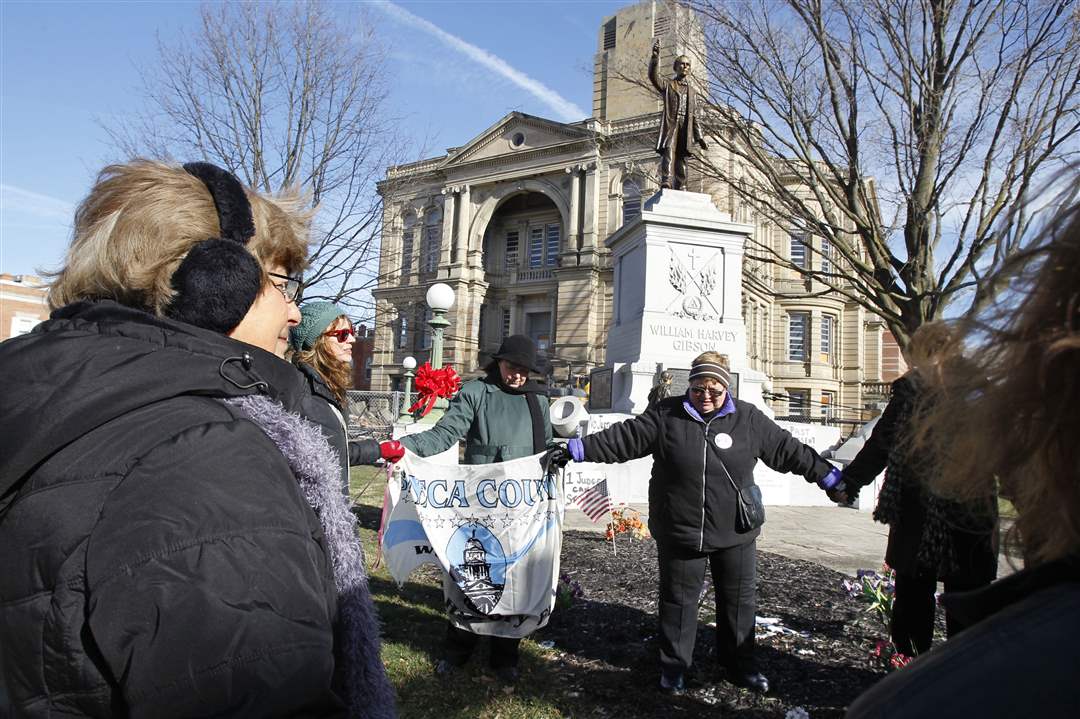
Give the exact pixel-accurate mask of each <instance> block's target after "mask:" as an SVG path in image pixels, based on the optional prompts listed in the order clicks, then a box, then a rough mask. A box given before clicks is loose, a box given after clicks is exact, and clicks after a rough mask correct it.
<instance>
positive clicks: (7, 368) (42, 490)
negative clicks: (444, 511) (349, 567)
mask: <svg viewBox="0 0 1080 719" xmlns="http://www.w3.org/2000/svg"><path fill="white" fill-rule="evenodd" d="M245 354H246V355H247V356H248V357H249V358H250V361H249V362H247V363H245V362H242V361H241V357H243V356H244V355H245ZM230 358H231V359H230ZM0 377H2V378H3V383H4V385H3V391H2V396H3V402H4V412H3V413H2V415H0V567H2V568H3V569H2V571H0V702H3V703H4V704H5V705H8V706H7V707H6V711H4V712H3V713H4V714H5V715H7V714H8V713H9V712H10V713H11V714H14V715H15V716H43V717H44V716H59V715H64V716H100V717H105V716H130V717H140V716H145V717H173V716H177V717H179V716H189V717H190V716H211V715H215V716H216V715H222V716H335V715H342V714H343V713H344V711H345V706H344V699H343V694H342V692H341V691H340V690H339V688H338V686H337V684H336V683H335V680H334V675H335V659H334V657H335V651H336V650H337V649H338V648H337V647H335V634H334V624H335V615H336V612H337V607H338V599H337V596H336V591H335V585H334V578H333V572H332V567H331V562H330V560H329V558H328V556H327V548H326V546H325V540H324V534H323V529H322V527H321V526H320V521H319V519H318V518H317V517H316V515H315V514H314V512H313V511H312V510H311V508H310V507H309V506H308V504H307V502H306V501H305V498H304V497H303V495H302V493H301V490H300V488H299V487H298V485H297V480H296V479H295V477H294V474H293V472H292V471H291V470H290V467H289V464H288V462H287V460H286V458H285V457H284V456H283V454H282V452H281V451H279V449H278V447H277V446H276V445H275V444H274V443H273V442H272V441H271V440H270V439H269V438H268V436H267V435H266V433H265V432H264V431H263V430H262V429H260V427H259V426H258V425H256V424H255V423H253V422H252V421H251V420H250V419H249V418H248V417H247V416H245V415H244V414H243V413H242V412H241V411H240V410H239V409H238V408H237V407H234V406H231V405H229V404H226V403H225V402H222V401H220V398H229V397H239V396H241V395H248V394H253V393H255V392H256V391H259V390H261V391H263V392H264V393H265V394H267V395H269V396H270V397H272V398H273V399H275V400H277V401H279V402H281V404H282V405H284V406H285V407H286V408H288V409H291V410H293V411H297V410H298V409H299V403H300V400H301V398H302V397H303V396H304V395H305V393H306V390H305V389H304V387H303V383H302V382H301V378H300V376H299V374H298V373H297V372H296V371H295V370H294V369H293V368H292V367H291V366H290V365H289V364H288V363H286V362H283V361H281V360H279V359H278V358H276V357H274V356H273V355H271V354H269V353H266V352H263V351H262V350H259V349H257V348H254V347H252V346H250V345H246V344H243V343H240V342H236V341H234V340H231V339H229V338H227V337H224V336H222V335H218V334H215V333H212V332H208V331H204V330H200V329H198V328H195V327H192V326H190V325H186V324H182V323H178V322H172V321H170V320H165V319H160V318H155V317H152V316H150V315H148V314H146V313H143V312H139V311H137V310H133V309H130V308H126V307H123V306H121V305H118V304H116V303H114V302H107V301H102V302H95V303H78V304H75V305H71V306H68V307H65V308H62V309H60V310H58V311H56V312H54V313H53V316H52V318H51V319H50V320H49V321H47V322H45V323H43V324H42V325H40V326H39V327H38V328H37V329H35V330H34V332H32V333H31V334H29V335H24V336H22V337H19V338H16V339H13V340H9V341H7V342H3V343H0ZM245 385H247V387H246V388H245V387H244V386H245Z"/></svg>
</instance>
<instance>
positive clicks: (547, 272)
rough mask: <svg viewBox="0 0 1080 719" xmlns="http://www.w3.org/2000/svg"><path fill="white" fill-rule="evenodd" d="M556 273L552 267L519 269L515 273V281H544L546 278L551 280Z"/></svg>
mask: <svg viewBox="0 0 1080 719" xmlns="http://www.w3.org/2000/svg"><path fill="white" fill-rule="evenodd" d="M554 276H555V275H554V274H553V273H552V271H551V269H550V268H549V269H539V270H535V269H534V270H517V271H516V272H515V273H514V281H515V282H542V281H544V280H550V279H551V278H552V277H554Z"/></svg>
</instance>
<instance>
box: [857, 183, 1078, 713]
mask: <svg viewBox="0 0 1080 719" xmlns="http://www.w3.org/2000/svg"><path fill="white" fill-rule="evenodd" d="M1075 188H1076V183H1075V179H1074V181H1073V183H1072V184H1071V185H1070V191H1071V192H1072V193H1073V194H1072V197H1071V199H1070V202H1069V204H1068V205H1063V207H1065V208H1066V209H1064V210H1062V211H1061V212H1060V213H1059V214H1058V216H1057V217H1056V219H1055V220H1053V221H1052V222H1050V223H1049V224H1048V225H1047V226H1046V227H1045V228H1044V229H1043V230H1042V231H1041V232H1040V233H1039V234H1038V235H1037V238H1036V239H1035V241H1032V242H1030V244H1028V246H1027V247H1024V248H1022V249H1021V250H1019V251H1018V252H1017V253H1016V254H1015V255H1014V256H1013V258H1012V259H1010V260H1009V261H1008V262H1007V263H1006V264H1005V265H1004V266H1003V267H1002V268H1001V269H1000V270H998V271H997V272H996V273H995V274H994V275H992V276H990V277H989V278H987V280H986V281H987V282H991V283H997V284H998V285H999V286H1006V285H1007V286H1008V288H1009V290H1008V291H1007V292H1005V293H1003V294H1002V295H1000V296H999V297H998V298H997V300H996V301H995V302H994V303H992V304H991V305H990V306H988V307H987V308H986V309H979V310H976V311H975V312H973V313H971V314H969V315H968V316H966V317H964V318H963V319H962V320H961V321H958V322H957V323H956V325H957V336H956V339H955V341H954V342H953V343H952V345H951V346H950V348H949V351H948V352H947V353H946V355H945V357H944V358H943V359H942V360H941V361H940V362H938V363H937V364H936V365H935V367H934V371H933V372H926V373H924V375H925V377H924V379H925V381H926V384H927V392H929V393H931V394H932V397H933V401H932V402H931V403H930V405H929V406H928V407H927V409H926V411H925V412H924V413H923V414H922V416H921V417H920V419H919V422H918V428H917V431H916V432H915V434H914V440H913V442H914V445H913V446H914V447H915V449H916V450H919V451H924V452H927V453H928V454H929V456H930V458H931V459H932V460H933V461H934V462H936V464H937V472H936V474H935V476H934V478H933V479H932V480H931V483H930V487H929V488H930V489H932V490H934V491H935V492H937V493H938V494H939V495H941V496H943V497H946V498H949V499H953V500H958V501H972V500H979V499H981V498H985V497H988V496H991V495H992V494H993V492H994V491H995V490H1000V493H1001V496H1003V497H1005V498H1007V499H1009V500H1010V501H1011V502H1012V503H1013V505H1014V506H1015V507H1016V512H1017V519H1016V523H1015V525H1014V526H1013V528H1012V530H1011V531H1010V533H1009V535H1008V539H1009V542H1010V543H1015V544H1018V545H1019V549H1020V551H1021V552H1022V554H1023V557H1024V569H1023V570H1022V571H1019V572H1017V573H1016V574H1013V575H1011V576H1009V577H1007V578H1005V579H1001V580H999V581H997V582H994V583H993V584H991V585H989V586H988V587H985V588H983V589H980V590H977V591H973V592H965V593H960V594H950V593H946V594H944V595H943V596H942V599H941V601H942V603H943V604H944V605H945V608H946V611H949V612H954V613H955V614H956V615H957V616H961V617H963V618H964V619H965V621H966V622H967V623H968V625H969V626H968V628H967V629H965V630H964V631H963V632H961V633H959V634H958V635H956V636H955V637H953V638H950V639H949V640H948V641H947V642H945V643H944V644H943V645H941V646H939V647H936V648H934V649H933V650H931V651H930V652H929V653H927V654H925V655H923V656H921V657H918V658H917V659H916V660H915V661H914V662H913V663H912V664H910V665H909V666H907V667H906V668H905V669H904V670H903V671H901V672H897V673H895V674H893V675H891V676H889V677H887V678H886V679H885V680H883V681H882V682H881V683H879V684H878V685H876V686H875V687H873V688H871V689H870V690H869V691H867V692H866V693H865V694H863V695H862V696H861V697H859V699H858V700H857V701H856V702H855V703H854V704H852V706H851V708H850V709H849V711H848V716H849V717H860V718H861V717H926V716H935V717H959V716H965V717H967V716H971V717H975V716H978V717H1017V716H1032V717H1075V716H1076V715H1077V709H1078V707H1080V683H1078V682H1077V677H1078V676H1080V661H1078V660H1077V655H1076V645H1077V643H1078V642H1080V611H1078V610H1077V607H1080V442H1078V441H1077V440H1078V438H1080V409H1078V408H1080V281H1078V278H1080V203H1077V201H1076V194H1075V192H1076V191H1075Z"/></svg>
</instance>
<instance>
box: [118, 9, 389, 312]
mask: <svg viewBox="0 0 1080 719" xmlns="http://www.w3.org/2000/svg"><path fill="white" fill-rule="evenodd" d="M201 19H202V22H201V25H200V27H199V28H198V31H197V32H196V33H195V34H194V35H193V36H191V37H184V38H182V39H181V40H180V41H179V42H177V43H176V44H175V45H166V44H164V43H161V42H159V45H158V49H159V56H160V66H159V67H156V68H153V69H150V70H148V71H147V72H145V73H144V75H143V85H144V91H145V94H146V97H147V100H148V103H147V104H148V109H147V110H145V111H144V112H143V113H142V114H141V115H139V116H137V119H136V120H135V121H134V122H132V123H129V124H127V125H123V126H119V127H108V128H106V129H108V130H109V132H110V134H111V136H112V138H113V140H114V142H115V143H116V145H117V146H118V147H119V148H120V150H121V151H123V152H125V153H127V154H129V155H132V156H147V155H149V156H152V157H158V158H165V159H171V158H176V159H179V160H181V161H186V160H191V159H206V160H209V161H211V162H215V163H218V164H220V165H222V166H224V167H227V168H228V169H229V170H231V171H232V172H234V173H235V174H236V175H237V176H239V177H240V178H242V179H243V180H244V182H246V183H247V184H248V185H249V186H251V187H253V188H255V189H258V190H260V191H264V192H275V191H278V190H281V189H283V188H287V187H295V186H299V187H301V188H303V189H304V190H306V191H308V192H310V196H311V202H312V204H313V205H314V206H317V208H318V212H317V214H316V216H315V223H314V227H313V239H312V245H311V249H310V255H309V258H310V263H311V266H310V268H309V270H308V272H307V274H306V277H305V279H306V281H307V284H308V285H309V289H308V290H307V291H306V293H305V296H306V297H307V298H308V299H330V300H333V301H336V302H339V303H341V304H342V305H344V306H347V307H349V308H351V310H352V312H353V313H356V314H357V315H358V316H359V317H364V318H367V317H370V316H371V314H372V312H373V307H372V306H371V303H370V294H369V290H370V289H371V288H372V287H373V286H374V285H375V281H376V275H377V272H378V237H379V233H380V229H381V224H382V215H383V212H382V204H381V201H380V198H379V196H378V194H377V193H376V192H375V184H374V183H375V181H376V180H377V179H379V176H380V175H381V173H382V171H383V169H384V168H385V166H386V165H387V164H389V163H390V162H391V161H392V160H393V159H396V158H392V157H391V156H390V155H391V153H392V152H394V149H393V148H394V147H395V145H394V143H393V142H392V139H393V136H394V127H395V123H394V121H393V119H392V118H390V117H388V114H387V107H386V104H387V103H386V98H387V90H388V85H387V82H388V79H387V76H386V63H385V62H384V59H385V54H386V53H385V50H384V48H383V46H382V45H381V44H380V43H379V41H378V37H377V35H376V32H375V28H374V27H373V26H372V24H371V23H370V22H369V21H368V19H367V18H366V17H364V16H362V15H356V14H354V13H352V9H351V8H349V7H346V6H340V5H338V6H330V5H327V4H323V3H320V2H317V1H311V2H296V3H221V4H216V3H215V4H207V5H204V6H203V7H202V10H201Z"/></svg>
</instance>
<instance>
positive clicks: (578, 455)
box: [566, 437, 585, 462]
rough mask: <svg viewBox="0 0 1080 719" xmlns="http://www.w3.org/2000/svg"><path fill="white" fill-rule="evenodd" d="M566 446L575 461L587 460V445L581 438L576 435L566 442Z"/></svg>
mask: <svg viewBox="0 0 1080 719" xmlns="http://www.w3.org/2000/svg"><path fill="white" fill-rule="evenodd" d="M566 448H567V449H568V450H570V456H571V457H572V458H573V460H574V461H575V462H584V461H585V445H584V444H582V442H581V439H579V438H578V437H574V438H573V439H571V440H570V441H569V442H567V443H566Z"/></svg>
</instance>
